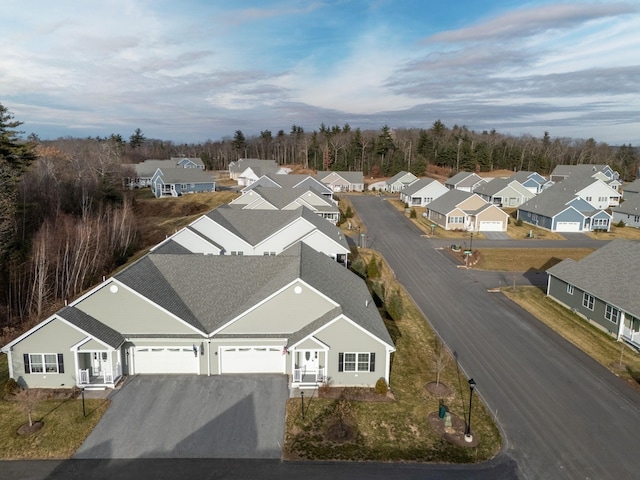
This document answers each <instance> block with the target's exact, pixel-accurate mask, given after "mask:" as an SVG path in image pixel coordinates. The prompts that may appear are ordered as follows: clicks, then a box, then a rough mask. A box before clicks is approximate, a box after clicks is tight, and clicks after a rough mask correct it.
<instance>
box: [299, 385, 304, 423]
mask: <svg viewBox="0 0 640 480" xmlns="http://www.w3.org/2000/svg"><path fill="white" fill-rule="evenodd" d="M300 400H301V403H302V419H303V420H304V392H300Z"/></svg>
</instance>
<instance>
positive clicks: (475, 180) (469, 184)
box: [444, 172, 486, 192]
mask: <svg viewBox="0 0 640 480" xmlns="http://www.w3.org/2000/svg"><path fill="white" fill-rule="evenodd" d="M485 182H486V180H485V179H484V178H482V177H481V176H479V175H477V174H475V173H472V172H458V173H456V174H455V175H454V176H453V177H451V178H450V179H448V180H447V181H446V182H444V186H445V187H447V188H448V189H449V190H461V191H463V192H473V191H474V190H475V189H476V188H478V187H479V186H480V185H482V184H483V183H485Z"/></svg>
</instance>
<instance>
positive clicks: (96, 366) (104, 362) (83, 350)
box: [72, 340, 122, 388]
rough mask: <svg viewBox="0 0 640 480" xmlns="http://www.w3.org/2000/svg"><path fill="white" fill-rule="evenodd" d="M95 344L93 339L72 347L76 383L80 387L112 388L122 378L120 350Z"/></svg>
mask: <svg viewBox="0 0 640 480" xmlns="http://www.w3.org/2000/svg"><path fill="white" fill-rule="evenodd" d="M96 344H97V342H95V340H89V341H87V342H86V343H84V344H83V345H79V346H75V348H72V350H73V352H74V355H75V360H76V366H77V377H76V384H77V386H78V387H81V388H84V387H101V388H114V387H115V385H116V383H117V382H118V381H119V380H120V378H122V354H121V350H120V349H113V348H105V347H104V346H102V345H96ZM98 347H101V348H98Z"/></svg>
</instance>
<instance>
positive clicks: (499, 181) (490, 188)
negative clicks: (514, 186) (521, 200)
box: [474, 178, 513, 196]
mask: <svg viewBox="0 0 640 480" xmlns="http://www.w3.org/2000/svg"><path fill="white" fill-rule="evenodd" d="M512 181H513V180H511V179H510V178H494V179H493V180H491V181H490V182H486V183H483V184H482V185H479V186H478V187H477V188H476V189H475V190H474V193H477V194H479V195H489V196H493V195H495V194H496V193H498V192H499V191H500V190H502V189H503V188H506V187H507V186H509V184H510V183H511V182H512Z"/></svg>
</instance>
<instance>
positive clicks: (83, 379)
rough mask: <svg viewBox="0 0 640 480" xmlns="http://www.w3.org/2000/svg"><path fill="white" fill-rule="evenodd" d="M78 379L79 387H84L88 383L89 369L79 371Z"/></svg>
mask: <svg viewBox="0 0 640 480" xmlns="http://www.w3.org/2000/svg"><path fill="white" fill-rule="evenodd" d="M78 378H79V379H80V385H86V384H88V383H89V369H88V368H87V369H86V370H79V371H78Z"/></svg>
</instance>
